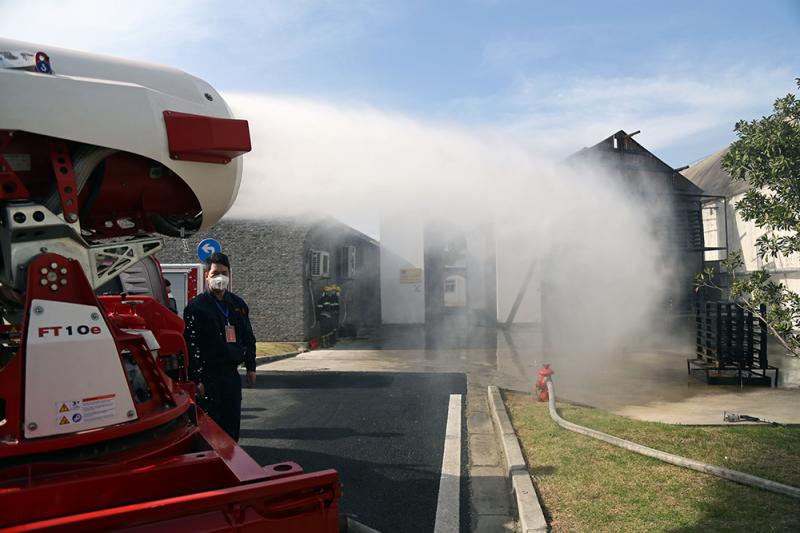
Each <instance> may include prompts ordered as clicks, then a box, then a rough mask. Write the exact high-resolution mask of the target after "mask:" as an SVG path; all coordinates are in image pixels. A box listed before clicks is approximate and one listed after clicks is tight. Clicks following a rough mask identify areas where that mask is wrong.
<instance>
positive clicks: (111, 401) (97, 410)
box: [56, 394, 117, 426]
mask: <svg viewBox="0 0 800 533" xmlns="http://www.w3.org/2000/svg"><path fill="white" fill-rule="evenodd" d="M116 415H117V402H116V394H106V395H104V396H94V397H91V398H84V399H82V400H68V401H65V402H57V403H56V423H57V424H58V425H59V426H66V425H73V424H84V423H87V422H94V421H97V420H103V419H105V418H114V417H115V416H116Z"/></svg>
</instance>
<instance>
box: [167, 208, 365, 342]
mask: <svg viewBox="0 0 800 533" xmlns="http://www.w3.org/2000/svg"><path fill="white" fill-rule="evenodd" d="M207 237H211V238H214V239H216V240H217V241H219V242H220V243H221V244H222V251H223V252H224V253H226V254H228V256H229V257H230V260H231V272H232V277H233V292H234V293H236V294H238V295H239V296H241V297H242V298H244V300H245V301H246V302H247V304H248V306H249V307H250V315H251V316H250V318H251V322H252V324H253V330H254V332H255V334H256V338H257V339H258V340H280V341H303V340H308V339H309V338H311V337H314V336H316V335H317V334H318V324H316V314H315V313H316V309H315V308H314V305H313V303H312V298H311V296H312V294H313V297H314V300H316V299H318V298H319V295H320V293H321V291H322V287H323V286H324V285H327V284H328V283H338V284H339V285H340V286H341V287H342V297H343V303H344V305H345V309H346V315H345V316H343V318H344V319H345V320H346V321H347V322H348V323H352V324H354V325H356V326H357V328H358V329H362V328H363V327H371V326H377V325H379V324H380V269H379V262H378V261H379V247H378V244H377V243H376V242H375V241H373V240H372V239H370V238H368V237H366V236H365V235H362V234H361V233H359V232H357V231H355V230H353V229H352V228H350V227H349V226H346V225H344V224H342V223H340V222H338V221H336V220H334V219H322V220H314V221H306V220H299V219H270V220H259V221H255V220H237V219H231V218H226V219H224V220H222V221H220V222H219V223H217V224H216V225H214V226H213V227H212V228H211V229H210V230H208V231H206V232H200V233H197V234H195V235H192V237H191V238H189V239H187V240H186V241H182V240H181V239H171V238H165V239H164V250H162V251H161V252H160V253H159V254H158V258H159V260H160V261H161V262H162V263H197V262H198V259H197V255H196V247H197V244H198V243H199V242H200V241H201V240H203V239H205V238H207ZM346 245H352V246H355V247H356V265H357V274H356V277H355V278H354V279H351V280H348V279H343V278H342V277H341V276H340V273H339V271H338V268H337V265H338V257H339V253H340V250H341V247H342V246H346ZM312 249H314V250H323V251H328V252H329V253H330V254H331V277H330V278H324V279H313V280H309V279H308V277H307V271H306V264H305V263H306V261H307V259H308V252H309V251H310V250H312Z"/></svg>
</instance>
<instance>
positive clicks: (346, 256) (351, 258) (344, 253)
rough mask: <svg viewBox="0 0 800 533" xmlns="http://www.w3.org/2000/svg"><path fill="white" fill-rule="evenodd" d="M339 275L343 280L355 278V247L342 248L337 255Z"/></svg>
mask: <svg viewBox="0 0 800 533" xmlns="http://www.w3.org/2000/svg"><path fill="white" fill-rule="evenodd" d="M339 260H340V262H339V273H340V275H341V276H342V278H344V279H353V278H355V277H356V247H355V246H343V247H342V249H341V252H340V254H339Z"/></svg>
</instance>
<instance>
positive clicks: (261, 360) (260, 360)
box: [256, 352, 304, 366]
mask: <svg viewBox="0 0 800 533" xmlns="http://www.w3.org/2000/svg"><path fill="white" fill-rule="evenodd" d="M301 353H304V352H291V353H285V354H281V355H260V356H258V357H256V366H259V365H265V364H267V363H274V362H275V361H282V360H284V359H289V358H290V357H294V356H296V355H300V354H301Z"/></svg>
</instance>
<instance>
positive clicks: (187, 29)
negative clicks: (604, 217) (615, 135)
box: [0, 0, 800, 166]
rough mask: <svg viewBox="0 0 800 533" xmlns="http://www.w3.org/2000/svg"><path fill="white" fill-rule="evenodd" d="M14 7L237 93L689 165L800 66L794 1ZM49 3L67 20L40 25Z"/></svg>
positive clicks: (48, 28) (205, 1)
mask: <svg viewBox="0 0 800 533" xmlns="http://www.w3.org/2000/svg"><path fill="white" fill-rule="evenodd" d="M161 4H168V5H166V6H165V5H161ZM0 5H1V6H2V11H3V12H4V13H5V14H4V16H3V17H2V18H0V33H2V34H3V35H5V36H7V37H15V38H21V39H28V40H34V41H38V42H45V43H48V44H54V45H63V46H67V47H76V48H82V49H89V50H91V51H97V52H107V53H112V54H121V55H125V56H128V57H135V58H138V59H143V60H147V61H155V62H161V63H167V64H172V65H175V66H178V67H180V68H183V69H185V70H187V71H189V72H192V73H194V74H196V75H199V76H200V77H203V78H205V79H207V80H209V81H210V82H211V83H212V84H214V85H215V86H216V87H217V88H219V89H220V90H223V91H240V92H251V93H252V92H256V93H269V94H282V95H292V96H297V97H304V98H310V99H314V100H323V101H328V102H345V103H358V104H365V105H369V106H373V107H376V108H379V109H388V110H391V111H393V112H399V113H404V114H408V115H411V116H413V117H421V118H423V119H425V120H436V121H444V122H451V123H455V124H465V125H469V126H473V127H481V126H489V127H498V128H502V129H506V130H511V131H514V132H516V133H517V134H518V135H519V136H520V138H521V140H523V142H524V140H525V136H526V135H530V137H531V142H532V143H535V142H536V140H537V139H538V137H539V135H537V133H538V132H540V131H543V130H548V131H551V130H552V131H557V132H562V131H563V132H564V133H567V134H568V133H570V132H572V131H573V130H575V129H579V128H584V129H585V130H588V131H586V132H585V133H584V134H583V135H577V138H574V139H572V140H574V142H573V143H571V142H570V141H571V139H570V138H568V137H567V138H561V139H560V140H561V142H562V143H563V144H564V148H563V151H565V152H569V151H571V150H572V149H573V148H575V149H578V148H580V147H581V146H583V145H584V144H586V143H590V142H592V140H593V139H594V138H593V137H591V136H590V135H591V134H594V132H598V133H599V131H600V130H601V128H598V127H597V125H598V123H599V124H601V125H603V126H604V127H605V128H604V130H603V131H607V132H609V133H610V132H612V131H615V130H616V129H619V128H627V129H634V128H635V129H643V130H644V131H643V134H642V139H645V140H644V141H643V142H647V138H648V137H649V138H650V139H651V141H652V145H654V148H655V149H656V150H657V151H658V153H659V155H661V156H662V157H663V158H664V159H666V160H668V162H671V163H673V164H674V165H676V166H678V165H682V164H685V163H687V162H690V161H693V160H695V159H697V158H699V157H701V156H703V155H705V154H707V153H709V152H711V151H714V150H715V149H716V148H718V147H720V146H722V145H724V144H725V143H727V142H728V141H730V140H731V139H732V135H731V127H732V125H733V123H734V122H735V121H736V120H737V119H739V118H751V117H755V116H758V115H760V114H764V113H767V112H769V109H770V107H769V106H770V103H771V101H772V100H773V99H774V98H775V97H777V96H779V95H782V94H785V93H786V92H788V91H789V90H791V89H792V79H793V77H794V76H800V59H799V58H800V54H798V53H797V52H798V50H800V2H799V1H798V0H786V1H777V0H773V1H765V2H747V1H725V2H722V1H710V2H697V1H691V2H687V1H671V2H629V1H627V2H621V1H616V0H612V1H604V2H574V1H573V2H569V1H567V2H550V1H548V2H534V1H528V2H525V1H503V0H475V1H463V2H421V1H406V2H369V1H356V2H345V1H341V2H340V1H315V0H301V1H292V2H245V1H240V0H229V1H217V0H197V1H185V0H178V1H174V2H168V3H167V2H163V3H162V2H155V1H148V0H145V1H141V2H127V3H125V2H100V1H95V0H91V1H84V0H74V1H72V2H57V1H51V0H47V1H42V0H24V1H17V0H2V1H0ZM35 13H37V14H38V15H34V14H35ZM48 13H50V14H52V18H53V19H54V20H58V21H59V22H60V24H59V25H58V27H56V28H54V25H53V24H50V23H46V24H42V23H41V20H42V19H45V20H47V18H48ZM709 101H713V103H714V105H713V106H711V107H712V108H713V109H707V107H708V104H709ZM681 120H685V121H686V122H687V124H686V125H685V126H686V131H688V132H689V135H688V137H683V136H681V135H678V134H677V132H676V130H680V126H681V124H680V121H681ZM692 121H694V123H689V122H692ZM699 121H702V122H703V124H699V123H698V122H699ZM659 124H661V125H663V127H664V128H665V130H666V129H668V130H669V131H668V132H667V131H664V132H657V131H653V130H651V129H650V128H654V127H658V126H659ZM648 130H649V131H648ZM590 132H591V134H590ZM603 136H604V135H603ZM596 140H599V137H598V138H597V139H596ZM570 144H572V146H570Z"/></svg>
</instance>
